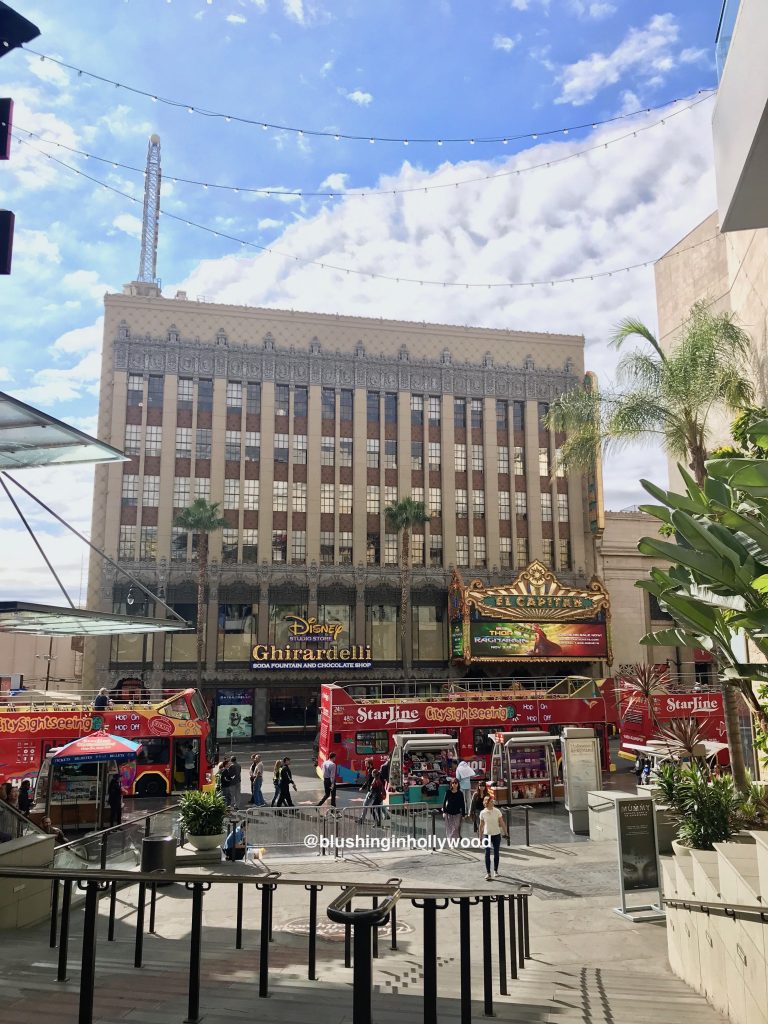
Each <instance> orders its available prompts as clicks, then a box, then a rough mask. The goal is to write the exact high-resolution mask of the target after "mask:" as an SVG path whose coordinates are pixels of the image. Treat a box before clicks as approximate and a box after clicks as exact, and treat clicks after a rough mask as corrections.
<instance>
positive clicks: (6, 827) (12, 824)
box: [0, 800, 48, 839]
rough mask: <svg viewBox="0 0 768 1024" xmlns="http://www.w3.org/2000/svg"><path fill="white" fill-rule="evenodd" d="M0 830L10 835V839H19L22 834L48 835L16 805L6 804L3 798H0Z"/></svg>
mask: <svg viewBox="0 0 768 1024" xmlns="http://www.w3.org/2000/svg"><path fill="white" fill-rule="evenodd" d="M0 832H2V833H4V834H5V835H7V836H10V837H11V839H21V838H22V836H30V835H38V836H45V835H48V833H47V832H46V831H45V830H44V829H42V828H40V826H39V825H36V824H35V823H34V822H33V821H30V820H29V818H28V817H27V816H26V814H22V813H21V811H20V810H19V809H18V808H17V807H14V806H13V805H12V804H7V803H6V802H5V801H4V800H0Z"/></svg>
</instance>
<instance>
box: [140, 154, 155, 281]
mask: <svg viewBox="0 0 768 1024" xmlns="http://www.w3.org/2000/svg"><path fill="white" fill-rule="evenodd" d="M160 181H161V174H160V136H159V135H151V136H150V139H149V145H148V146H147V170H146V173H145V175H144V217H143V219H142V224H141V256H140V257H139V275H138V277H137V278H136V280H137V281H139V282H142V283H144V284H157V233H158V226H159V222H160Z"/></svg>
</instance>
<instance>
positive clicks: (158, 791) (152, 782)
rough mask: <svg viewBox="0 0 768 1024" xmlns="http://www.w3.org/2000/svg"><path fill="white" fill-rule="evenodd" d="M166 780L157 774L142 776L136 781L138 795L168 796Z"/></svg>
mask: <svg viewBox="0 0 768 1024" xmlns="http://www.w3.org/2000/svg"><path fill="white" fill-rule="evenodd" d="M167 795H168V789H167V787H166V785H165V782H164V781H163V780H162V779H159V778H158V777H157V776H156V775H151V776H150V777H149V778H146V777H145V778H142V779H139V781H138V782H137V783H136V796H167Z"/></svg>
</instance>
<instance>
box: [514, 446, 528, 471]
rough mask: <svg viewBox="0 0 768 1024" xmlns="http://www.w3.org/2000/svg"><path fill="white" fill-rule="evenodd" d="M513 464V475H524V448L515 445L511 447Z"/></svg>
mask: <svg viewBox="0 0 768 1024" xmlns="http://www.w3.org/2000/svg"><path fill="white" fill-rule="evenodd" d="M513 454H514V464H513V466H512V468H513V470H514V473H515V476H524V475H525V450H524V449H523V448H520V447H518V446H517V445H515V447H514V449H513Z"/></svg>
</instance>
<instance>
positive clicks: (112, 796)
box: [107, 773, 123, 828]
mask: <svg viewBox="0 0 768 1024" xmlns="http://www.w3.org/2000/svg"><path fill="white" fill-rule="evenodd" d="M107 801H108V803H109V827H110V828H112V827H113V826H114V825H122V823H123V789H122V786H121V785H120V776H119V775H118V774H117V773H115V774H114V775H113V776H112V778H111V779H110V780H109V787H108V788H107Z"/></svg>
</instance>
